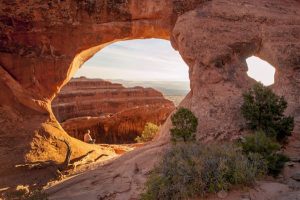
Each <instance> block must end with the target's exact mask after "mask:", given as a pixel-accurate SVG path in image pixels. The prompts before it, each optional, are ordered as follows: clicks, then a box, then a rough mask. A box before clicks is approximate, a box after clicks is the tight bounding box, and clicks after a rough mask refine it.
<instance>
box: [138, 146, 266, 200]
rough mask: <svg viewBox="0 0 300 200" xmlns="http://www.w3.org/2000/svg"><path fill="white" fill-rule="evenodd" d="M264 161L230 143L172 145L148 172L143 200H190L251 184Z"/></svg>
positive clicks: (258, 173) (263, 168) (264, 170)
mask: <svg viewBox="0 0 300 200" xmlns="http://www.w3.org/2000/svg"><path fill="white" fill-rule="evenodd" d="M265 172H266V163H265V162H264V160H263V159H261V155H259V154H255V153H253V154H251V155H250V156H249V158H247V157H246V156H244V155H243V154H242V152H241V151H239V150H237V149H236V148H234V147H233V146H232V145H229V144H227V145H211V144H210V145H204V144H200V143H197V142H194V143H180V144H176V145H173V146H172V147H171V149H170V150H168V151H167V152H166V154H165V155H164V156H163V159H162V161H161V162H160V164H159V165H158V166H157V167H156V168H155V169H154V170H153V172H152V173H151V175H150V177H149V179H148V182H147V184H146V191H145V193H143V194H142V199H144V200H152V199H163V200H168V199H170V200H171V199H172V200H173V199H175V200H176V199H189V198H193V197H199V196H204V195H205V194H207V193H209V192H217V191H220V190H228V189H230V188H231V187H232V186H234V185H251V184H253V183H254V181H255V179H256V177H259V176H261V175H264V173H265Z"/></svg>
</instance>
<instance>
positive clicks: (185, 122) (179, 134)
mask: <svg viewBox="0 0 300 200" xmlns="http://www.w3.org/2000/svg"><path fill="white" fill-rule="evenodd" d="M171 121H172V124H173V127H172V128H171V129H170V131H171V136H172V141H175V142H176V141H180V140H183V141H184V142H187V141H190V140H195V133H196V131H197V126H198V119H197V118H196V117H195V115H194V114H193V113H192V112H191V111H190V110H189V109H186V108H179V109H178V110H177V112H176V113H175V114H173V115H172V117H171Z"/></svg>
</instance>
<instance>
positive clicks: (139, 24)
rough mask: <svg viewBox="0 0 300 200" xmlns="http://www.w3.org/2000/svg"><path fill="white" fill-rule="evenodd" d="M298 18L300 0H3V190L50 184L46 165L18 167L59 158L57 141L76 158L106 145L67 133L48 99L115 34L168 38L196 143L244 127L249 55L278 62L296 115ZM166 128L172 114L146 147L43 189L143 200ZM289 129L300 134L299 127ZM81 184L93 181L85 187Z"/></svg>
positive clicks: (280, 88) (278, 77)
mask: <svg viewBox="0 0 300 200" xmlns="http://www.w3.org/2000/svg"><path fill="white" fill-rule="evenodd" d="M299 16H300V2H299V1H298V0H242V1H241V0H165V1H157V0H104V1H97V0H82V1H72V0H65V1H59V0H57V1H54V0H53V1H43V2H42V1H34V0H28V1H19V0H3V1H1V2H0V93H1V95H0V127H1V129H0V176H1V179H0V188H14V187H15V186H16V185H18V184H27V185H30V186H33V185H34V184H37V183H38V184H40V185H42V184H44V182H45V181H46V179H48V178H49V177H50V176H51V173H50V172H49V171H47V170H30V169H19V168H16V167H15V166H16V165H18V164H20V163H25V164H26V163H31V162H35V161H47V160H51V161H55V162H57V163H61V162H63V160H64V155H65V152H66V149H65V147H64V145H63V144H62V143H61V141H60V140H59V139H65V140H67V141H68V142H69V143H70V146H71V147H72V150H73V153H72V159H75V158H78V157H81V156H82V155H85V154H86V153H87V152H89V151H92V150H94V151H97V152H98V153H99V154H101V152H102V153H103V152H105V149H99V148H98V147H96V146H95V145H88V144H84V143H83V142H80V141H79V140H77V139H75V138H73V137H70V136H69V135H68V134H67V133H66V132H65V131H64V129H63V128H62V127H61V125H60V124H59V122H58V121H57V119H56V118H55V116H54V114H53V111H52V109H51V101H52V100H53V99H54V98H55V96H56V95H57V94H58V93H59V91H60V89H61V88H62V87H63V85H65V84H67V82H68V81H69V80H70V79H71V77H73V75H74V73H75V72H76V70H77V69H78V68H79V67H80V66H81V65H82V64H83V63H84V62H85V61H86V60H88V59H89V58H91V57H92V56H93V55H94V54H95V53H96V52H98V51H100V50H101V49H102V48H104V47H105V46H107V45H109V44H111V43H113V42H116V41H122V40H129V39H143V38H161V39H167V40H170V42H171V44H172V46H173V47H174V49H176V50H178V51H179V53H180V55H181V56H182V58H183V59H184V61H185V62H186V63H187V64H188V66H189V78H190V86H191V87H190V88H191V91H190V92H189V93H188V94H187V96H186V97H185V99H184V100H183V101H182V102H181V104H180V106H183V107H186V108H189V109H190V110H191V111H193V113H194V114H195V115H196V116H197V118H198V119H199V126H198V130H197V139H198V140H202V141H203V142H212V141H220V140H232V139H235V138H237V137H239V136H240V135H242V134H243V130H244V126H245V124H244V121H243V119H242V117H241V113H240V112H239V106H240V105H241V103H242V93H243V92H244V91H245V90H247V89H248V88H249V87H250V86H251V85H252V84H253V82H254V80H252V79H251V78H249V77H248V76H247V74H246V71H247V64H246V62H245V59H246V58H248V57H250V56H252V55H255V56H257V57H259V58H261V59H263V60H266V61H267V62H269V63H270V64H272V65H273V66H274V67H275V69H276V74H275V83H274V85H273V86H272V88H273V90H274V92H275V93H277V94H278V95H283V96H285V98H286V100H287V102H288V109H287V114H289V115H292V116H294V117H295V118H297V117H299V115H300V95H299V94H300V60H299V58H300V37H299V36H300V17H299ZM297 124H299V120H298V121H297ZM297 124H296V125H297ZM170 126H171V123H170V120H169V119H168V120H167V121H166V123H165V124H164V125H163V126H162V128H161V131H160V134H159V135H158V137H156V138H155V140H154V141H153V142H151V143H150V144H148V145H145V146H144V147H141V148H138V149H136V150H134V151H132V152H130V153H127V154H125V155H123V156H121V157H120V158H118V159H115V160H112V161H111V162H109V163H108V164H106V165H103V166H99V167H98V168H97V169H95V170H93V171H91V172H85V173H83V174H81V175H79V176H77V177H74V178H72V179H70V180H67V181H65V182H64V183H62V184H58V185H56V186H53V187H51V188H49V189H48V190H47V192H48V193H49V194H50V197H51V198H52V199H84V198H85V199H137V198H138V197H139V194H140V193H141V192H142V191H143V184H144V183H145V181H146V178H147V175H148V174H149V172H150V171H151V169H153V166H154V165H155V163H156V162H157V161H158V160H159V158H160V156H161V152H163V151H164V150H165V149H166V148H168V146H169V144H170V134H169V128H170ZM293 134H294V135H293V138H294V140H297V141H298V140H299V137H296V136H297V135H299V134H300V133H299V129H296V130H294V133H293ZM99 154H98V156H99ZM298 155H299V154H298ZM29 173H30V176H28V174H29ZM41 174H42V175H41ZM44 175H47V176H44ZM82 184H85V185H89V186H90V187H88V188H87V189H86V190H84V191H83V190H82V186H81V185H82Z"/></svg>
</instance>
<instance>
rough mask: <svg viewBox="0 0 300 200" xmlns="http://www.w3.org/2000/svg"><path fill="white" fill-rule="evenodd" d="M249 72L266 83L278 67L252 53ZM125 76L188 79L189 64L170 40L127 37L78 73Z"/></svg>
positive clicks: (187, 80)
mask: <svg viewBox="0 0 300 200" xmlns="http://www.w3.org/2000/svg"><path fill="white" fill-rule="evenodd" d="M246 61H247V64H248V68H249V70H248V75H249V76H250V77H252V78H254V79H255V80H257V81H261V82H262V83H263V84H264V85H271V84H272V83H273V82H274V73H275V69H274V68H273V67H272V66H271V65H270V64H269V63H267V62H265V61H263V60H261V59H259V58H257V57H254V56H252V57H250V58H248V59H247V60H246ZM79 76H85V77H88V78H102V79H122V80H128V81H184V82H189V76H188V66H187V65H186V64H185V62H184V61H183V60H182V58H181V56H180V55H179V53H178V52H177V51H175V50H174V49H173V48H172V46H171V44H170V42H169V41H168V40H160V39H143V40H128V41H122V42H116V43H114V44H111V45H109V46H107V47H105V48H104V49H102V50H101V51H99V52H98V53H97V54H95V55H94V57H92V58H91V59H89V60H88V61H87V62H86V63H84V65H83V66H82V67H81V69H79V70H78V72H77V73H76V75H75V77H79Z"/></svg>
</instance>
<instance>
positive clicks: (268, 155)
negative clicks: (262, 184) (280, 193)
mask: <svg viewBox="0 0 300 200" xmlns="http://www.w3.org/2000/svg"><path fill="white" fill-rule="evenodd" d="M241 146H242V148H243V151H244V153H245V154H246V155H248V156H249V155H251V154H253V153H256V154H260V155H261V156H262V159H264V160H265V161H266V163H267V166H268V173H269V174H270V175H273V176H277V175H278V174H279V173H280V172H281V170H282V168H283V167H284V163H285V162H287V161H289V159H288V158H287V157H286V156H284V155H282V154H279V153H278V151H279V150H280V149H281V146H280V144H279V143H278V142H276V141H274V139H272V138H270V137H267V135H266V134H265V133H264V132H263V131H258V132H256V133H255V134H253V135H249V136H246V137H245V140H244V141H243V142H242V143H241Z"/></svg>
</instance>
